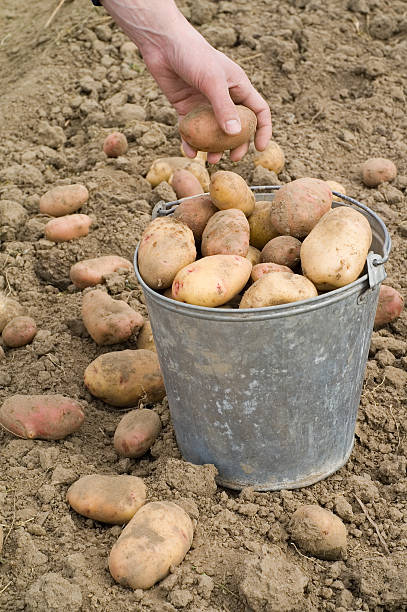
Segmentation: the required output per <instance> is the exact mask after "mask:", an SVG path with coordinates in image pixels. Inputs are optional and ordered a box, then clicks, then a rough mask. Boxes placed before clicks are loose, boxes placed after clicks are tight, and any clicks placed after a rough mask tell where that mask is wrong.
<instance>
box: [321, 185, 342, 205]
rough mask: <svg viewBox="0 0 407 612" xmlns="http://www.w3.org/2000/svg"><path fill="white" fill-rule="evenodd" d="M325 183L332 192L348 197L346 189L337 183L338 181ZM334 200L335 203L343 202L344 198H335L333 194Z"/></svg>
mask: <svg viewBox="0 0 407 612" xmlns="http://www.w3.org/2000/svg"><path fill="white" fill-rule="evenodd" d="M325 182H326V183H327V185H328V186H329V189H330V190H331V191H336V192H338V193H342V194H343V195H346V190H345V187H344V186H343V185H341V183H337V182H336V181H325ZM332 199H333V201H334V202H343V200H342V198H338V196H335V195H333V194H332Z"/></svg>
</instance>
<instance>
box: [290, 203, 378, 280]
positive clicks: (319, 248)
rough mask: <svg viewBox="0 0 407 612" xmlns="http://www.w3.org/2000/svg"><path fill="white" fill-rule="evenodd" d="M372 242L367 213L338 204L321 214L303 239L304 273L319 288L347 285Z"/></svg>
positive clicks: (357, 273)
mask: <svg viewBox="0 0 407 612" xmlns="http://www.w3.org/2000/svg"><path fill="white" fill-rule="evenodd" d="M371 242H372V230H371V228H370V225H369V222H368V220H367V219H366V217H365V216H364V215H362V214H361V213H360V212H358V211H356V210H354V209H353V208H349V207H348V206H338V207H337V208H334V209H332V210H330V211H329V212H328V213H326V214H325V215H324V216H323V217H322V219H321V220H320V221H319V222H318V224H317V225H316V226H315V227H314V229H313V230H312V231H311V232H310V234H308V236H307V237H306V238H305V240H304V242H303V243H302V245H301V252H300V255H301V266H302V271H303V274H304V275H305V276H306V277H307V278H309V279H310V280H311V281H312V282H313V283H314V285H315V286H316V287H317V288H318V289H319V290H321V291H329V290H330V289H336V288H338V287H343V286H344V285H348V284H349V283H352V282H353V281H355V280H356V279H357V278H358V276H359V274H360V273H361V272H362V270H363V267H364V265H365V262H366V257H367V254H368V251H369V247H370V244H371Z"/></svg>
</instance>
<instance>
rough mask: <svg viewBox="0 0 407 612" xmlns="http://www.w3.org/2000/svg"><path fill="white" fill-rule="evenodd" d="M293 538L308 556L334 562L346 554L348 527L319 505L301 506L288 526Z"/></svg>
mask: <svg viewBox="0 0 407 612" xmlns="http://www.w3.org/2000/svg"><path fill="white" fill-rule="evenodd" d="M288 531H289V533H290V535H291V538H292V539H293V541H294V542H295V544H297V546H299V548H300V549H301V550H302V551H303V552H305V553H308V554H311V555H313V556H314V557H318V558H319V559H327V560H329V561H334V560H336V559H341V558H342V557H343V556H344V554H345V552H346V546H347V542H346V535H347V534H346V527H345V525H344V524H343V522H342V521H341V519H340V518H338V517H337V516H336V515H335V514H333V513H332V512H329V510H325V508H321V507H320V506H317V505H314V504H312V505H306V506H300V507H299V508H298V509H297V510H296V511H295V512H294V514H293V515H292V517H291V521H290V523H289V526H288Z"/></svg>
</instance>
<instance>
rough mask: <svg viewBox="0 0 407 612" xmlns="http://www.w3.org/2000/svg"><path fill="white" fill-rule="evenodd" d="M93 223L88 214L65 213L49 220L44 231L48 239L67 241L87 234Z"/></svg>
mask: <svg viewBox="0 0 407 612" xmlns="http://www.w3.org/2000/svg"><path fill="white" fill-rule="evenodd" d="M91 225H92V219H91V218H90V217H88V215H81V214H75V215H65V216H64V217H57V218H56V219H51V220H50V221H48V223H47V224H46V226H45V227H44V233H45V237H46V239H47V240H52V242H66V241H68V240H74V239H75V238H82V237H83V236H87V235H88V234H89V228H90V226H91Z"/></svg>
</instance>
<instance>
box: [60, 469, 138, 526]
mask: <svg viewBox="0 0 407 612" xmlns="http://www.w3.org/2000/svg"><path fill="white" fill-rule="evenodd" d="M66 499H67V502H68V503H69V505H70V506H71V507H72V508H73V509H74V510H75V511H76V512H77V513H78V514H82V516H86V517H87V518H90V519H93V520H94V521H100V522H101V523H109V524H110V525H123V523H127V522H128V521H130V519H131V518H132V517H133V516H134V515H135V514H136V512H137V510H139V509H140V508H141V507H142V506H143V505H144V504H145V502H146V486H145V484H144V482H143V481H142V480H141V478H138V477H137V476H127V475H123V476H116V475H115V476H109V475H106V474H90V475H89V476H82V478H79V480H77V481H76V482H74V483H73V485H71V486H70V487H69V489H68V492H67V494H66Z"/></svg>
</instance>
